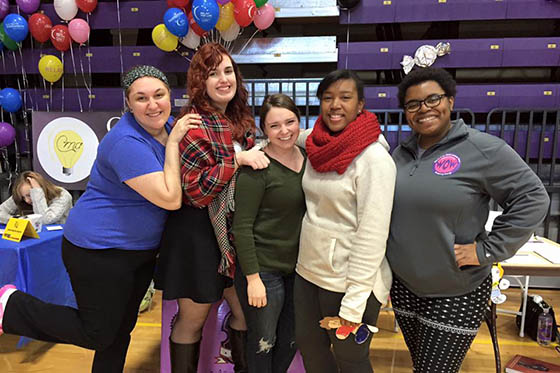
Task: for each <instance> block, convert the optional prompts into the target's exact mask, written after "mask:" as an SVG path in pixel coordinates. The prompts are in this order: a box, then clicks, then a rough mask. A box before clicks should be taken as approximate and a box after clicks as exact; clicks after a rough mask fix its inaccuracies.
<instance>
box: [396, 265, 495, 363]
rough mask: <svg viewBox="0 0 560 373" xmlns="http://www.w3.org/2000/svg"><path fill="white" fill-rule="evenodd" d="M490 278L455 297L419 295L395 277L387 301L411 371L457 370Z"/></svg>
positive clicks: (487, 295)
mask: <svg viewBox="0 0 560 373" xmlns="http://www.w3.org/2000/svg"><path fill="white" fill-rule="evenodd" d="M491 286H492V278H491V277H490V276H488V278H486V280H484V281H483V282H482V284H480V285H479V286H478V287H477V288H476V289H475V290H474V291H472V292H470V293H468V294H465V295H461V296H457V297H441V298H440V297H438V298H422V297H418V296H416V295H415V294H414V293H412V292H411V291H410V290H409V289H408V288H407V287H406V286H404V284H403V283H402V282H400V281H399V280H398V279H397V278H396V277H394V279H393V287H392V288H391V303H392V304H393V309H394V311H395V316H396V318H397V322H398V324H399V326H400V328H401V330H402V333H403V335H404V340H405V342H406V345H407V347H408V350H409V351H410V355H411V357H412V364H413V367H414V372H417V373H420V372H422V373H427V372H433V373H453V372H459V369H461V364H462V363H463V360H464V359H465V355H466V354H467V351H468V349H469V347H470V345H471V344H472V342H473V340H474V338H475V337H476V334H477V333H478V329H479V327H480V323H481V322H482V319H483V318H484V311H485V310H486V307H488V300H489V298H490V290H491Z"/></svg>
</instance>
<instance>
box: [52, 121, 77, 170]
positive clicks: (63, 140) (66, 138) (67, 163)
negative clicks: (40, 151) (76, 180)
mask: <svg viewBox="0 0 560 373" xmlns="http://www.w3.org/2000/svg"><path fill="white" fill-rule="evenodd" d="M54 151H55V153H56V156H57V157H58V160H59V161H60V163H61V164H62V173H63V174H64V175H72V168H73V167H74V165H75V164H76V162H77V161H78V159H80V156H81V155H82V153H83V152H84V140H83V139H82V138H81V137H80V135H78V134H77V133H76V132H74V131H71V130H65V131H60V132H59V133H57V134H56V136H55V137H54Z"/></svg>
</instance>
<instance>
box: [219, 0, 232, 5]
mask: <svg viewBox="0 0 560 373" xmlns="http://www.w3.org/2000/svg"><path fill="white" fill-rule="evenodd" d="M229 2H231V0H218V4H220V5H226V4H227V3H229Z"/></svg>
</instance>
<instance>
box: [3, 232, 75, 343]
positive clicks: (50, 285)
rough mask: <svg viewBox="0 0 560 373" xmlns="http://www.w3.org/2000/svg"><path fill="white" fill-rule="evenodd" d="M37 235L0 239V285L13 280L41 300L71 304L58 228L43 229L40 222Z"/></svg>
mask: <svg viewBox="0 0 560 373" xmlns="http://www.w3.org/2000/svg"><path fill="white" fill-rule="evenodd" d="M39 237H40V238H30V237H24V238H23V239H22V240H21V242H12V241H8V240H4V239H0V287H1V286H4V285H5V284H14V285H15V286H16V287H17V288H18V289H19V290H21V291H24V292H26V293H29V294H31V295H33V296H35V297H37V298H39V299H41V300H43V301H45V302H49V303H55V304H60V305H63V306H72V307H75V306H76V300H75V298H74V293H73V292H72V286H71V285H70V279H69V277H68V273H67V272H66V268H65V267H64V264H63V263H62V256H61V244H62V230H56V231H47V230H46V226H43V229H42V231H41V232H40V233H39ZM22 342H24V341H21V342H20V344H21V343H22Z"/></svg>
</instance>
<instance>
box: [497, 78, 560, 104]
mask: <svg viewBox="0 0 560 373" xmlns="http://www.w3.org/2000/svg"><path fill="white" fill-rule="evenodd" d="M559 94H560V85H558V84H504V85H501V86H500V104H499V107H507V108H516V107H521V108H540V109H558V95H559Z"/></svg>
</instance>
